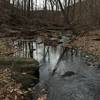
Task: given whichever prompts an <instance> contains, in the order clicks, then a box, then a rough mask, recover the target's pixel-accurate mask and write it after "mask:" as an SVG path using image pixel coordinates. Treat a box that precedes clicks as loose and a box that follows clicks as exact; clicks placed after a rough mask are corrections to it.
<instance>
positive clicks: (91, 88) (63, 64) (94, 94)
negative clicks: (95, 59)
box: [14, 38, 100, 100]
mask: <svg viewBox="0 0 100 100" xmlns="http://www.w3.org/2000/svg"><path fill="white" fill-rule="evenodd" d="M64 40H65V39H64V38H63V39H61V41H63V42H64ZM63 42H62V43H61V44H58V45H57V46H50V45H49V46H48V45H44V43H43V41H42V40H41V38H37V39H35V40H34V39H31V40H28V39H21V40H17V41H15V42H14V44H16V48H17V49H19V52H16V53H15V54H14V56H18V57H19V56H20V57H27V58H30V57H31V58H35V59H36V60H37V61H39V63H40V83H46V85H47V87H48V95H47V100H100V69H98V68H97V66H94V65H93V64H90V65H88V64H87V61H86V57H87V56H86V55H85V54H84V53H83V52H81V50H78V49H68V50H66V52H65V53H64V54H63V55H62V52H63V50H64V48H63V45H64V43H63ZM61 55H62V57H61ZM60 57H61V59H60ZM55 66H56V67H57V68H56V70H55V73H54V75H52V71H53V70H54V69H55ZM33 100H34V99H33Z"/></svg>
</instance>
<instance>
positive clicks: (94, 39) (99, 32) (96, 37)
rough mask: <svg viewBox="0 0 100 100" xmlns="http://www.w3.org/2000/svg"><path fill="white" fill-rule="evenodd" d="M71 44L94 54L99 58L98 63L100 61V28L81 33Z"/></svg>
mask: <svg viewBox="0 0 100 100" xmlns="http://www.w3.org/2000/svg"><path fill="white" fill-rule="evenodd" d="M71 45H72V46H73V47H74V46H76V47H78V48H80V49H81V50H83V51H85V52H87V53H89V54H93V55H94V56H96V58H97V63H100V29H96V30H91V31H88V32H85V33H83V34H80V35H79V36H78V37H77V38H76V39H75V40H74V41H73V42H72V43H71Z"/></svg>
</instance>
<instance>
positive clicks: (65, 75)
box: [61, 71, 75, 77]
mask: <svg viewBox="0 0 100 100" xmlns="http://www.w3.org/2000/svg"><path fill="white" fill-rule="evenodd" d="M73 75H75V72H73V71H67V72H66V73H64V74H63V75H62V76H61V77H71V76H73Z"/></svg>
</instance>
